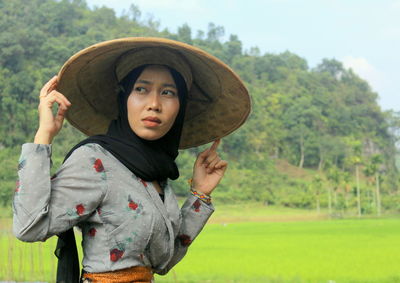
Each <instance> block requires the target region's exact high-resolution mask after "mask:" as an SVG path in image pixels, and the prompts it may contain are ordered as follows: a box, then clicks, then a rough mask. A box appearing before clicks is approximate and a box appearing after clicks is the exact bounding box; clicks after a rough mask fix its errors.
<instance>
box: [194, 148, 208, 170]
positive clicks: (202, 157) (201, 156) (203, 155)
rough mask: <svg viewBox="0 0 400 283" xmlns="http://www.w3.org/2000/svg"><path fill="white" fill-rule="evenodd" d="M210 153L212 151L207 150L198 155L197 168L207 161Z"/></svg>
mask: <svg viewBox="0 0 400 283" xmlns="http://www.w3.org/2000/svg"><path fill="white" fill-rule="evenodd" d="M209 151H210V149H209V148H207V149H206V150H204V151H202V152H200V153H199V154H198V155H197V159H196V162H195V166H200V165H201V164H203V163H204V160H206V158H207V156H208V152H209Z"/></svg>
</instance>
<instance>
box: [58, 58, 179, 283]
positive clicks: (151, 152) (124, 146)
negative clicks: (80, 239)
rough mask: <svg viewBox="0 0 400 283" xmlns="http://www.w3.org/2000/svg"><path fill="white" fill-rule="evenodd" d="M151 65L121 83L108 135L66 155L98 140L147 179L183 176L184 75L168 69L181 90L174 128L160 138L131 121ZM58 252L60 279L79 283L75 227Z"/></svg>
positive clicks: (64, 236) (93, 138)
mask: <svg viewBox="0 0 400 283" xmlns="http://www.w3.org/2000/svg"><path fill="white" fill-rule="evenodd" d="M146 67H147V65H144V66H140V67H138V68H136V69H134V70H132V71H131V72H130V73H129V74H128V75H127V76H126V77H125V78H124V79H123V80H122V81H121V83H120V88H121V91H120V93H119V95H118V110H119V115H118V117H117V119H116V120H113V121H111V123H110V125H109V127H108V131H107V133H106V134H105V135H96V136H91V137H89V138H87V139H85V140H83V141H81V142H80V143H78V144H77V145H75V146H74V147H73V148H72V149H71V150H70V151H69V152H68V154H67V155H66V156H65V159H64V161H63V162H65V161H66V160H67V159H68V157H69V156H70V155H71V154H72V152H73V151H74V150H75V149H77V148H79V147H80V146H82V145H84V144H87V143H97V144H99V145H101V146H102V147H103V148H105V149H106V150H107V151H109V152H110V153H111V154H113V155H114V156H115V157H116V158H117V159H118V160H119V161H120V162H121V163H122V164H124V165H125V166H126V167H127V168H128V169H129V170H130V171H131V172H132V173H134V174H135V175H136V176H137V177H139V178H141V179H143V180H145V181H155V180H157V181H159V182H162V181H165V180H166V179H167V178H169V179H172V180H175V179H177V178H178V177H179V171H178V167H177V166H176V163H175V159H176V157H177V156H178V148H179V142H180V137H181V133H182V128H183V122H184V118H185V110H186V100H187V86H186V83H185V80H184V79H183V77H182V76H181V75H180V74H179V73H178V72H177V71H175V70H174V69H172V68H169V67H167V68H168V70H169V71H170V73H171V75H172V77H173V79H174V82H175V85H176V87H177V90H178V97H179V112H178V115H177V117H176V119H175V122H174V124H173V126H172V128H171V129H170V130H169V131H168V133H167V134H165V135H164V136H163V137H161V138H160V139H158V140H154V141H149V140H144V139H142V138H140V137H138V136H137V135H136V134H135V132H134V131H132V129H131V127H130V125H129V121H128V110H127V100H128V97H129V95H130V93H131V92H132V89H133V86H134V84H135V82H136V80H137V78H138V77H139V76H140V74H141V73H142V72H143V70H144V69H145V68H146ZM58 237H59V238H58V242H57V247H56V250H55V254H56V256H57V257H58V268H57V282H79V260H78V253H77V249H76V242H75V236H74V233H73V229H72V228H71V229H70V230H68V231H66V232H64V233H62V234H60V235H59V236H58Z"/></svg>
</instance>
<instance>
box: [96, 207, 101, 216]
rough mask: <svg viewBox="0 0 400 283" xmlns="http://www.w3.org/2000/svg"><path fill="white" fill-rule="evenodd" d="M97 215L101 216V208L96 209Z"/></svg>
mask: <svg viewBox="0 0 400 283" xmlns="http://www.w3.org/2000/svg"><path fill="white" fill-rule="evenodd" d="M97 213H98V214H99V215H101V207H98V208H97Z"/></svg>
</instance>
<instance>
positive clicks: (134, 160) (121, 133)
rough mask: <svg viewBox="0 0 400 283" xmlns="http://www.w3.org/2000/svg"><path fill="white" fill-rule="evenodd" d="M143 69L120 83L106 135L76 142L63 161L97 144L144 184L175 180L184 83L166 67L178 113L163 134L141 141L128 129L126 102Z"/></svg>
mask: <svg viewBox="0 0 400 283" xmlns="http://www.w3.org/2000/svg"><path fill="white" fill-rule="evenodd" d="M145 67H146V66H141V67H138V68H136V69H134V70H133V71H131V72H130V73H129V74H128V75H127V76H126V77H125V78H124V79H123V80H122V82H121V92H120V94H119V96H118V108H119V116H118V118H117V119H116V120H113V121H112V122H111V123H110V126H109V128H108V131H107V133H106V134H105V135H96V136H92V137H89V138H87V139H85V140H83V141H81V142H80V143H78V144H77V145H76V146H74V147H73V148H72V149H71V151H70V152H69V153H68V154H67V155H66V157H65V159H64V162H65V160H66V159H67V158H68V157H69V156H70V155H71V154H72V152H73V151H74V150H75V149H77V148H78V147H80V146H81V145H84V144H87V143H98V144H100V145H101V146H102V147H104V148H105V149H107V150H108V151H109V152H110V153H112V154H113V155H114V156H115V157H116V158H117V159H118V160H119V161H121V163H122V164H124V165H125V166H126V167H128V168H129V170H131V171H132V173H134V174H135V175H136V176H138V177H139V178H141V179H143V180H145V181H154V180H157V181H164V180H166V179H167V178H169V179H172V180H175V179H177V178H178V177H179V171H178V168H177V166H176V164H175V158H176V157H177V156H178V148H179V141H180V137H181V133H182V127H183V120H184V116H185V109H186V94H187V88H186V84H185V81H184V79H183V78H182V76H181V75H180V74H179V73H178V72H177V71H175V70H174V69H171V68H168V69H169V71H170V73H171V75H172V77H173V79H174V81H175V85H176V86H177V89H178V97H179V112H178V115H177V117H176V119H175V123H174V124H173V126H172V128H171V129H170V130H169V132H168V133H167V134H166V135H164V136H163V137H161V138H160V139H158V140H154V141H149V140H144V139H142V138H140V137H138V136H137V135H136V134H135V132H134V131H132V129H131V127H130V126H129V122H128V111H127V100H128V97H129V94H130V93H131V91H132V89H133V85H134V84H135V82H136V80H137V78H138V77H139V76H140V74H141V73H142V71H143V70H144V69H145Z"/></svg>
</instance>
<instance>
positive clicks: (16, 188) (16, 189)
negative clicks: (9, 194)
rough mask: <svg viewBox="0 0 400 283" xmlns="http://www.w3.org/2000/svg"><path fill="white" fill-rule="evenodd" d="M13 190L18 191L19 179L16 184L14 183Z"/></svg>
mask: <svg viewBox="0 0 400 283" xmlns="http://www.w3.org/2000/svg"><path fill="white" fill-rule="evenodd" d="M15 192H16V193H17V192H19V180H17V182H16V184H15Z"/></svg>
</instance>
